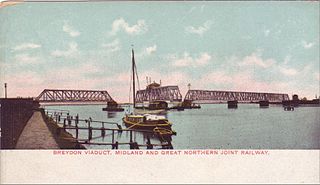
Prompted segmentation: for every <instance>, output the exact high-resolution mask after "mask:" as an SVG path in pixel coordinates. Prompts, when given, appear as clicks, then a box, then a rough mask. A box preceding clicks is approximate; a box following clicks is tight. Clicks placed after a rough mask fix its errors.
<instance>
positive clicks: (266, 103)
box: [259, 100, 269, 108]
mask: <svg viewBox="0 0 320 185" xmlns="http://www.w3.org/2000/svg"><path fill="white" fill-rule="evenodd" d="M259 106H260V108H269V101H268V100H262V101H259Z"/></svg>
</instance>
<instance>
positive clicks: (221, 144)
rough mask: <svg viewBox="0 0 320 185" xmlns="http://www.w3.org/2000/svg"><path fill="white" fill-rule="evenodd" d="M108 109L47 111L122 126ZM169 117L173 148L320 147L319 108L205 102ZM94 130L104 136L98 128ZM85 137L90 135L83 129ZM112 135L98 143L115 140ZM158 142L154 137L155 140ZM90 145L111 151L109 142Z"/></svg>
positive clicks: (118, 115) (139, 138)
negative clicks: (233, 105)
mask: <svg viewBox="0 0 320 185" xmlns="http://www.w3.org/2000/svg"><path fill="white" fill-rule="evenodd" d="M103 107H104V106H102V105H85V106H83V105H82V106H46V108H47V109H64V110H69V111H70V114H71V115H76V114H79V117H80V118H84V119H88V118H89V117H91V118H92V119H93V120H100V121H111V122H118V123H120V124H122V120H121V119H122V117H123V116H124V114H125V112H119V113H113V114H108V113H107V112H105V111H102V108H103ZM167 118H168V119H169V121H170V122H172V123H173V126H172V129H173V130H174V131H176V132H177V135H176V136H173V137H172V145H173V147H174V149H320V107H299V108H296V109H295V110H294V111H284V110H283V108H282V106H277V105H270V107H269V108H263V109H262V108H259V105H257V104H239V105H238V109H227V105H226V104H204V105H201V109H191V110H190V109H187V110H185V111H168V113H167ZM99 125H101V124H99ZM123 127H124V126H123ZM113 128H114V127H113ZM94 134H96V135H99V132H96V133H94ZM80 135H81V136H83V137H84V138H85V137H87V136H86V132H84V131H83V132H82V133H80ZM108 137H109V138H108ZM110 137H111V136H110V135H108V136H107V137H106V138H97V139H96V141H97V142H102V141H108V142H110V141H111V139H110ZM128 137H129V136H128V134H127V133H122V135H117V137H116V140H118V141H128ZM134 137H135V138H134V139H136V140H137V141H138V143H145V141H146V138H143V135H142V134H139V133H138V134H135V135H134ZM157 141H158V140H157V139H156V138H153V139H152V143H155V142H157ZM87 147H88V148H92V149H95V148H97V149H109V146H87ZM120 148H121V147H120ZM123 149H128V146H126V147H123Z"/></svg>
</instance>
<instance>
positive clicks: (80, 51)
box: [0, 1, 320, 102]
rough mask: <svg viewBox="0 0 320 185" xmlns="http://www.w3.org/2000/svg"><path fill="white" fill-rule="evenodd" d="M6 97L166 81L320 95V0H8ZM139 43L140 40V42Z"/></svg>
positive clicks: (0, 77) (3, 51)
mask: <svg viewBox="0 0 320 185" xmlns="http://www.w3.org/2000/svg"><path fill="white" fill-rule="evenodd" d="M0 22H1V25H0V83H1V86H0V96H1V97H3V96H4V95H3V94H4V87H3V84H4V83H7V84H8V97H17V96H20V97H36V96H38V95H39V94H40V93H41V92H42V90H43V89H49V88H51V89H88V90H107V91H108V92H109V94H110V95H111V96H112V97H113V98H114V99H115V100H116V101H118V102H128V101H129V90H130V77H131V76H130V70H131V49H132V47H133V48H134V51H135V59H136V65H137V70H138V75H139V84H140V85H139V86H140V89H144V88H145V86H146V76H148V77H151V79H152V81H156V82H159V81H160V80H161V83H162V85H178V86H179V88H180V91H181V93H182V96H183V97H184V96H185V94H186V92H187V90H188V86H187V85H188V84H189V83H190V84H191V89H203V90H229V91H251V92H252V91H253V92H272V93H287V94H289V96H292V94H298V95H299V97H300V98H302V97H307V98H308V99H313V98H315V96H316V95H317V96H319V94H320V93H319V22H320V21H319V3H318V2H316V1H306V2H266V1H264V2H257V1H255V2H235V1H232V2H203V1H202V2H141V1H140V2H130V1H125V2H91V3H89V2H84V3H70V2H69V3H61V2H60V3H57V2H56V3H31V2H29V3H19V4H15V5H11V6H6V7H2V8H0ZM132 45H133V46H132Z"/></svg>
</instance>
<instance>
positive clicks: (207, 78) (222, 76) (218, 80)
mask: <svg viewBox="0 0 320 185" xmlns="http://www.w3.org/2000/svg"><path fill="white" fill-rule="evenodd" d="M208 82H210V83H214V84H229V83H232V82H233V79H232V77H231V76H230V75H228V74H226V73H225V72H224V71H215V72H211V73H209V74H206V75H204V76H203V77H202V79H201V83H202V84H206V83H208Z"/></svg>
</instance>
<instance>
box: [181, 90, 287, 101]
mask: <svg viewBox="0 0 320 185" xmlns="http://www.w3.org/2000/svg"><path fill="white" fill-rule="evenodd" d="M184 100H189V101H210V102H226V101H232V100H237V101H238V102H243V103H245V102H249V103H250V102H259V101H269V102H282V101H283V100H289V96H288V94H279V93H259V92H235V91H207V90H189V91H188V92H187V94H186V96H185V98H184Z"/></svg>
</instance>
